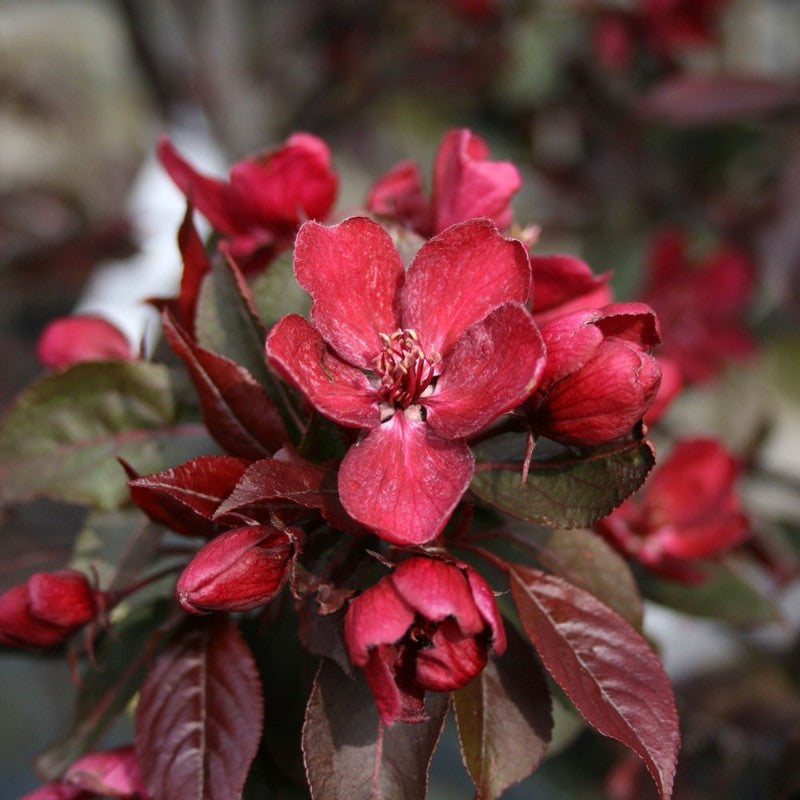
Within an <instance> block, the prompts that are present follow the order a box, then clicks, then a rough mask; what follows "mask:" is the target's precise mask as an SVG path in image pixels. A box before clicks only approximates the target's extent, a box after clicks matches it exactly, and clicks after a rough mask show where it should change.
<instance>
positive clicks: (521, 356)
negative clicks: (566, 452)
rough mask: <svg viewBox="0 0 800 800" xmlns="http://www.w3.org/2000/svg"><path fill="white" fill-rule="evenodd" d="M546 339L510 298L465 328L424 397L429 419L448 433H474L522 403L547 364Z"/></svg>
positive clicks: (462, 435)
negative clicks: (433, 384)
mask: <svg viewBox="0 0 800 800" xmlns="http://www.w3.org/2000/svg"><path fill="white" fill-rule="evenodd" d="M544 364H545V358H544V342H543V341H542V337H541V334H540V333H539V329H538V328H537V327H536V323H534V321H533V318H532V317H531V315H530V314H529V313H528V311H527V309H525V307H524V306H522V305H520V304H518V303H506V304H505V305H502V306H500V307H499V308H496V309H495V310H494V311H492V312H491V313H490V314H489V315H488V316H487V317H486V318H485V319H483V320H481V321H480V322H476V323H475V324H474V325H471V326H470V327H469V328H467V330H466V331H464V333H463V334H462V335H461V337H460V338H459V339H458V341H457V342H456V343H455V344H454V345H453V348H452V350H451V351H450V353H449V355H448V356H446V357H445V363H444V364H443V365H442V374H441V375H440V377H439V380H438V383H437V384H436V390H435V391H434V393H433V394H432V395H431V396H430V397H427V398H424V399H423V402H424V405H425V407H426V408H427V409H428V417H427V419H428V424H429V425H430V426H431V428H433V430H434V431H436V433H438V434H439V435H440V436H443V437H444V438H445V439H459V438H465V437H467V436H471V435H472V434H473V433H476V432H477V431H479V430H480V429H481V428H483V427H484V426H486V425H488V424H489V423H490V422H491V421H492V420H494V419H495V418H496V417H497V416H499V415H500V414H502V413H504V412H506V411H509V410H511V409H512V408H514V407H515V406H518V405H519V404H520V403H522V402H523V401H524V400H525V399H526V398H527V397H528V395H529V394H530V393H531V392H532V391H533V389H534V388H535V386H536V384H537V382H538V381H539V378H540V377H541V375H542V371H543V370H544Z"/></svg>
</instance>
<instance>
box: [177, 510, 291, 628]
mask: <svg viewBox="0 0 800 800" xmlns="http://www.w3.org/2000/svg"><path fill="white" fill-rule="evenodd" d="M298 535H299V532H298ZM294 551H295V537H294V536H293V535H292V534H291V533H290V532H289V531H284V530H278V529H277V528H273V527H270V526H269V525H253V526H247V527H244V528H236V529H234V530H230V531H225V533H221V534H220V535H219V536H216V537H215V538H213V539H212V540H211V541H210V542H208V544H206V545H205V546H203V547H202V548H201V549H200V550H199V551H198V552H197V555H195V557H194V558H193V559H192V560H191V561H190V562H189V565H188V566H187V567H186V569H184V571H183V572H182V573H181V576H180V578H178V583H177V585H176V587H175V595H176V597H177V598H178V601H179V602H180V604H181V605H182V606H183V607H184V608H185V609H186V610H187V611H191V612H192V613H194V614H203V613H206V612H209V611H248V610H249V609H251V608H258V606H263V605H265V604H266V603H268V602H269V601H270V600H272V598H273V597H275V596H276V595H277V594H278V593H279V592H280V590H281V589H282V588H283V584H284V583H285V582H286V578H287V577H288V575H289V569H290V567H291V559H292V556H293V555H294Z"/></svg>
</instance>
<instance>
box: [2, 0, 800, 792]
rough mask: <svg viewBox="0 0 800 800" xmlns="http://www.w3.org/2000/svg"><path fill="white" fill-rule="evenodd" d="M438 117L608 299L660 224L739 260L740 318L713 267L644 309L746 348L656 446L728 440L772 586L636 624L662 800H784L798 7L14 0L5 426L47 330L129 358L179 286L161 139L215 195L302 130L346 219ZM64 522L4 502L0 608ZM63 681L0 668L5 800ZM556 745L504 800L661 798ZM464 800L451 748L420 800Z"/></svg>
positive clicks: (618, 770)
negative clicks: (79, 322) (663, 739)
mask: <svg viewBox="0 0 800 800" xmlns="http://www.w3.org/2000/svg"><path fill="white" fill-rule="evenodd" d="M454 126H458V127H468V128H471V129H472V130H473V131H475V132H476V133H478V134H480V135H481V136H483V137H484V138H485V139H486V140H487V142H488V143H489V146H490V149H491V152H492V157H493V158H495V159H506V160H510V161H512V162H514V164H515V165H516V166H517V167H518V168H519V170H520V173H521V174H522V177H523V188H522V190H521V191H520V192H519V194H518V195H517V196H516V198H515V200H514V209H515V218H516V220H517V222H518V223H519V224H520V225H527V224H534V225H537V226H540V227H541V237H540V240H539V244H538V245H537V251H538V252H545V253H546V252H569V253H572V254H574V255H577V256H580V257H581V258H584V259H585V260H587V261H588V262H589V263H590V264H591V265H592V267H593V268H594V270H595V272H597V273H603V272H606V271H613V284H614V287H615V291H616V296H617V298H618V299H621V300H623V299H631V298H636V297H639V296H640V295H641V293H642V292H643V291H645V290H646V289H647V287H648V286H649V285H650V286H652V283H653V280H652V274H651V273H652V269H653V263H652V262H653V255H652V253H653V247H654V242H655V241H656V237H657V236H659V235H660V234H661V233H662V232H663V231H664V230H665V229H668V230H670V231H673V232H675V231H678V232H679V233H680V236H681V237H682V240H683V241H684V243H685V247H686V252H687V253H688V255H687V261H689V262H692V263H695V264H700V265H702V264H704V263H705V260H706V259H708V258H710V257H712V258H713V255H714V254H715V253H718V252H720V250H721V249H724V248H733V249H735V250H736V252H737V253H741V254H742V256H743V258H745V259H746V260H747V264H748V265H749V266H748V279H747V281H746V287H745V288H744V289H742V290H741V291H738V292H737V299H736V301H735V302H734V300H731V301H730V303H729V305H727V306H726V301H725V299H724V298H723V300H721V301H720V300H719V298H720V296H725V297H727V294H726V292H727V290H728V289H730V286H729V285H728V284H726V278H725V277H724V275H723V277H722V278H720V280H719V281H717V282H711V281H709V283H708V287H707V288H708V291H709V292H712V293H714V297H705V296H704V295H703V292H702V291H700V290H698V292H699V294H697V293H695V294H693V296H692V297H691V298H689V297H688V295H687V296H686V297H684V296H683V295H682V294H681V291H682V289H681V286H680V284H678V285H677V287H676V286H672V287H671V289H670V290H669V292H665V294H669V293H670V292H671V294H670V296H671V297H672V300H669V301H668V300H666V299H664V300H663V302H664V303H665V305H664V308H663V309H659V307H658V302H659V297H660V293H659V292H658V291H657V292H655V293H654V294H652V293H651V294H652V296H649V297H648V298H647V299H648V301H649V302H651V303H652V304H653V305H654V306H655V307H656V310H657V311H659V313H660V314H661V315H662V317H663V321H664V324H665V335H666V334H667V333H668V330H667V328H668V326H671V329H672V330H673V331H676V332H677V334H676V335H677V336H678V337H680V334H681V333H682V332H686V331H689V330H690V329H692V326H693V325H695V324H697V317H698V315H699V316H702V314H703V313H704V309H706V308H708V307H710V306H714V307H715V308H717V310H719V309H718V307H719V306H720V305H721V307H722V316H723V317H724V318H725V324H726V326H728V327H726V328H725V331H726V332H727V333H730V332H731V330H734V329H735V331H736V336H735V337H734V336H731V337H730V338H731V339H733V338H735V339H736V341H737V342H739V343H741V342H745V344H743V345H742V346H741V347H733V346H731V347H727V348H726V345H725V341H727V339H726V340H725V341H722V339H724V338H725V337H724V336H723V337H722V338H721V339H718V340H717V341H715V342H714V341H712V342H711V343H710V344H709V343H708V342H707V341H706V343H705V346H708V347H709V348H710V352H709V353H708V354H707V356H708V358H707V359H706V361H705V363H706V367H707V368H706V369H705V371H704V373H703V374H702V375H697V374H695V375H690V376H684V377H685V380H686V383H687V389H686V390H685V392H684V393H683V395H682V396H681V398H680V399H679V401H678V402H677V403H676V405H675V407H674V408H673V409H672V410H671V411H670V414H669V416H668V417H667V430H668V431H669V432H671V433H672V434H673V435H676V434H677V432H680V433H681V434H703V435H715V436H720V437H721V438H722V439H723V441H725V442H726V444H727V445H728V446H729V447H730V448H731V449H732V450H734V451H735V452H737V453H738V454H739V455H741V456H742V457H743V458H745V459H746V460H747V463H748V465H749V467H750V468H749V469H748V472H747V477H746V480H745V482H744V484H743V487H742V491H743V494H744V497H745V502H746V505H747V510H748V512H749V514H750V515H751V519H752V520H753V528H754V532H755V533H754V535H755V536H756V540H757V546H758V548H760V552H761V554H762V556H763V558H762V562H763V564H764V569H763V571H762V572H759V573H757V574H749V575H748V576H747V578H748V581H749V584H748V585H751V586H752V587H755V588H754V591H753V593H752V595H744V596H742V595H740V594H737V593H736V592H737V591H738V589H736V588H734V589H730V592H731V594H730V595H726V594H725V591H726V590H725V589H724V588H723V589H722V590H719V588H718V587H717V588H718V593H717V594H716V595H715V596H713V597H711V598H703V597H700V598H695V600H694V601H693V602H694V606H693V607H691V608H689V607H683V608H682V609H681V610H682V611H683V612H691V613H690V615H687V614H686V613H684V614H683V615H677V614H672V613H669V612H667V611H666V610H665V608H664V607H665V606H670V605H671V606H680V605H681V603H683V604H684V606H686V603H685V602H684V601H679V600H676V599H674V598H670V597H669V596H668V593H666V594H662V596H660V597H659V599H660V601H661V603H662V605H661V606H654V607H652V608H651V610H649V611H648V620H649V623H648V624H649V628H648V630H650V631H651V633H652V636H653V638H654V639H655V640H656V641H657V642H658V643H659V644H660V646H661V647H662V648H663V652H664V657H665V660H666V664H667V667H668V669H669V670H670V672H671V674H672V676H673V678H674V679H675V681H676V689H677V692H678V699H679V710H680V712H681V717H682V721H683V727H684V749H683V756H682V761H681V766H680V770H679V777H678V782H677V788H676V793H675V796H676V798H678V799H679V800H681V799H684V800H686V799H689V798H691V799H694V798H698V799H699V798H712V797H713V798H796V797H798V796H800V795H799V794H798V792H800V767H799V766H798V765H800V685H799V684H800V647H798V636H797V630H798V624H800V593H798V591H797V577H796V576H797V564H798V546H799V544H800V447H799V445H800V370H798V367H800V3H798V2H797V0H538V1H535V0H389V2H383V3H375V2H370V0H192V2H190V3H189V2H180V1H179V0H103V1H101V0H97V2H93V1H92V0H1V1H0V411H1V410H3V409H5V408H7V407H8V405H9V404H10V403H11V402H12V401H13V398H14V396H15V395H16V394H17V393H18V392H19V390H20V389H21V388H22V387H23V386H25V385H26V384H27V383H28V382H29V381H31V380H32V379H34V378H35V376H36V375H38V374H40V372H41V367H40V365H39V364H38V363H37V361H36V358H35V345H36V340H37V337H38V335H39V333H40V332H41V330H42V328H43V327H44V326H45V325H46V323H47V322H48V321H49V320H50V319H52V318H53V317H56V316H60V315H64V314H68V313H70V312H72V311H73V310H74V309H76V308H80V309H90V310H99V311H101V312H102V313H103V314H104V315H106V316H108V317H109V318H110V319H112V320H113V321H114V322H115V323H117V324H118V325H119V326H120V327H121V328H122V329H123V330H125V331H126V332H127V333H128V335H129V336H130V337H131V338H133V339H134V340H137V339H140V338H141V337H142V336H143V335H144V334H145V332H146V329H147V330H150V328H148V326H149V325H150V322H148V320H147V317H146V316H145V315H144V314H143V312H142V311H141V307H140V303H139V301H140V300H141V298H143V297H146V296H152V295H154V294H159V293H160V294H165V293H168V292H169V291H170V289H171V288H173V287H174V286H175V285H176V281H177V269H178V263H179V259H178V256H177V251H176V250H175V249H174V247H173V242H174V237H175V231H176V229H177V226H178V224H179V222H180V218H181V216H182V213H183V207H182V202H183V201H182V199H181V196H180V195H179V193H178V192H177V191H176V190H175V189H174V188H173V187H172V186H171V184H170V183H169V181H168V180H167V179H166V178H165V177H164V176H163V175H162V174H161V173H160V170H159V168H158V166H157V164H155V163H154V156H153V151H154V143H155V139H156V136H157V135H158V134H159V133H160V132H162V131H169V132H170V135H171V136H172V137H173V138H174V140H175V141H176V143H177V144H178V145H179V146H180V147H181V148H182V149H183V151H184V152H185V153H186V154H187V157H189V159H190V160H191V161H192V162H193V163H194V164H195V166H196V167H197V168H198V169H200V170H201V171H203V172H207V173H210V174H216V175H223V174H224V172H225V169H226V167H227V165H229V164H230V163H232V162H233V161H235V160H236V159H238V158H241V157H243V156H245V155H247V154H250V153H253V152H255V151H258V150H260V149H263V148H268V147H273V146H276V145H278V144H279V143H281V142H282V141H283V140H284V139H285V138H286V137H287V136H288V135H289V134H290V133H292V132H293V131H297V130H307V131H311V132H313V133H315V134H317V135H319V136H321V137H322V138H323V139H325V140H326V141H327V142H328V144H329V145H330V147H331V149H332V151H333V154H334V162H335V167H336V169H337V171H338V172H339V175H340V187H341V188H340V196H339V200H338V204H337V209H338V212H337V213H339V214H342V215H344V214H346V213H348V212H352V211H355V210H357V209H358V208H359V207H360V206H361V205H362V204H363V202H364V197H365V194H366V191H367V189H368V187H369V185H370V183H371V182H372V181H373V180H375V179H376V178H377V177H378V176H379V175H380V174H382V173H383V172H384V171H386V170H387V169H388V168H389V167H391V166H393V165H394V164H395V163H397V162H398V161H400V160H403V159H406V158H413V159H415V160H417V161H418V162H419V163H420V164H421V166H422V171H423V174H424V175H427V176H429V175H430V170H431V165H432V162H433V158H434V154H435V150H436V147H437V146H438V143H439V141H440V139H441V137H442V135H443V133H444V132H445V131H446V130H447V129H448V128H451V127H454ZM731 280H733V278H731ZM700 284H701V285H702V281H700ZM715 297H716V301H715V299H714V298H715ZM715 302H716V305H715ZM684 312H685V313H684ZM693 315H694V316H693ZM689 341H690V343H689V347H693V348H697V347H701V346H702V344H698V343H697V341H699V340H692V339H691V337H689ZM700 355H701V356H702V353H701V354H700ZM80 513H81V512H80V511H79V510H77V509H72V508H68V507H63V506H60V505H59V506H56V505H55V504H53V503H47V502H45V501H41V502H37V503H33V504H31V505H30V506H26V507H24V508H22V507H21V508H11V509H7V510H6V511H5V512H4V517H3V518H2V520H0V524H2V530H1V531H0V589H3V588H5V587H7V586H9V585H11V584H13V583H14V582H16V581H18V580H21V579H22V578H24V577H25V576H26V575H28V574H30V573H31V572H33V571H35V570H39V569H46V568H57V567H59V566H61V565H63V564H64V563H65V562H66V561H68V559H69V552H70V550H69V548H70V544H71V539H72V533H73V531H74V529H75V527H76V525H77V521H76V520H79V517H80ZM720 592H721V594H720ZM737 604H738V605H737ZM734 607H735V608H734ZM732 608H733V609H734V610H733V611H732V610H731V609H732ZM742 609H744V610H742ZM700 617H703V618H704V619H703V620H702V621H700V620H699V618H700ZM709 617H713V618H715V619H714V621H712V620H710V619H708V618H709ZM776 620H778V621H776ZM764 623H768V624H764ZM676 631H677V633H675V632H676ZM70 686H71V684H70V682H69V678H68V674H67V667H66V665H65V662H64V660H63V658H61V657H53V658H48V657H42V656H36V657H34V656H26V655H18V654H12V653H10V652H4V653H2V658H0V787H2V788H0V795H2V797H9V798H13V797H17V796H18V795H20V794H22V793H24V792H25V791H29V790H31V789H32V788H33V787H35V786H36V785H38V781H37V779H36V776H35V772H34V769H33V760H34V757H35V754H36V753H37V751H39V750H40V749H42V748H43V747H45V746H47V745H48V744H49V743H51V742H52V741H53V740H54V739H55V738H57V736H58V734H59V733H60V732H62V731H63V730H64V729H65V728H66V726H67V725H68V723H69V719H70V713H71V709H70V701H71V697H70V692H71V689H70ZM120 736H123V734H120ZM559 737H560V740H561V741H560V743H559V746H558V748H555V749H557V750H558V749H559V748H561V749H560V751H559V752H557V753H556V754H555V755H554V756H553V757H552V758H550V759H549V760H548V761H547V762H546V763H545V765H544V766H543V767H542V768H541V770H540V771H539V772H538V773H537V774H536V775H535V776H534V777H533V778H531V779H530V780H529V781H527V782H525V783H524V784H522V785H521V786H520V787H517V788H515V789H513V790H511V791H509V792H508V794H507V797H509V798H512V800H513V798H524V797H533V796H535V797H537V798H539V799H540V800H548V799H549V798H553V799H555V800H557V799H559V798H589V800H591V798H594V797H598V798H599V797H610V798H612V799H613V800H617V799H618V800H625V799H626V798H630V799H631V800H633V798H640V797H641V798H647V797H649V796H650V795H649V794H648V792H649V791H650V788H649V785H648V778H647V776H646V774H644V773H643V772H642V771H641V770H639V768H638V766H637V764H636V763H635V762H630V761H629V760H628V759H627V757H626V756H624V754H623V752H622V750H621V749H619V748H617V747H616V746H615V745H614V744H613V743H609V742H607V741H605V740H601V739H600V738H599V737H597V736H594V735H592V734H589V733H587V732H582V731H581V730H580V729H579V728H577V727H576V726H574V725H573V726H572V727H570V724H569V723H568V722H567V723H565V724H564V726H563V727H562V728H561V729H560V732H559ZM470 791H471V790H470V789H469V784H468V781H467V779H466V776H465V774H464V772H463V768H462V767H461V766H460V764H459V759H458V752H457V743H456V741H455V739H454V736H453V734H452V732H451V731H449V732H448V733H447V734H446V738H445V742H444V745H443V747H442V748H441V752H440V753H439V754H437V757H436V759H435V762H434V777H433V781H432V788H431V792H430V796H431V798H433V799H434V800H436V799H437V798H441V799H442V800H446V799H447V798H450V797H454V798H455V797H465V796H468V795H469V793H470Z"/></svg>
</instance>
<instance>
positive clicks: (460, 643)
mask: <svg viewBox="0 0 800 800" xmlns="http://www.w3.org/2000/svg"><path fill="white" fill-rule="evenodd" d="M344 634H345V641H346V642H347V647H348V649H349V651H350V658H351V659H352V661H353V663H354V664H356V665H357V666H359V667H361V668H363V670H364V675H365V677H366V679H367V683H368V684H369V687H370V689H371V690H372V693H373V695H374V696H375V703H376V705H377V707H378V713H379V714H380V716H381V719H382V720H383V722H384V723H385V724H387V725H391V724H392V723H394V722H397V721H398V720H399V721H401V722H419V721H420V720H422V719H424V712H423V700H424V695H425V690H426V689H427V690H431V691H437V692H447V691H452V690H454V689H459V688H460V687H462V686H464V685H465V684H467V683H469V681H471V680H472V679H473V678H474V677H475V676H476V675H477V674H478V673H479V672H480V671H481V670H482V669H483V668H484V667H485V666H486V661H487V657H488V648H489V644H490V643H491V646H492V650H493V651H494V652H495V653H498V654H500V653H502V652H503V651H504V650H505V646H506V637H505V631H504V630H503V623H502V621H501V619H500V614H499V612H498V610H497V604H496V603H495V599H494V595H493V594H492V591H491V589H490V588H489V585H488V584H487V583H486V581H484V580H483V578H482V577H481V576H480V575H478V573H477V572H475V571H474V570H473V569H471V568H470V567H468V566H466V565H455V564H450V563H447V562H445V561H439V560H437V559H433V558H419V557H415V558H409V559H408V560H407V561H404V562H403V563H402V564H400V566H399V567H397V569H396V570H395V571H394V572H393V573H392V574H391V575H387V576H386V577H385V578H382V579H381V580H380V581H378V583H376V584H375V585H374V586H371V587H370V588H368V589H366V590H365V591H364V592H362V594H360V595H359V596H358V597H356V598H355V600H353V601H352V602H351V603H350V606H349V608H348V609H347V614H346V616H345V621H344Z"/></svg>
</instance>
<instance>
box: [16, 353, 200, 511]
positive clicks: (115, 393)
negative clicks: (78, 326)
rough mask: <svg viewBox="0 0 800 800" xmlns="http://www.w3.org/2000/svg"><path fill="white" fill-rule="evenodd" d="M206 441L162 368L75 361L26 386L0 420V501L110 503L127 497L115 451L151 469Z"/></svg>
mask: <svg viewBox="0 0 800 800" xmlns="http://www.w3.org/2000/svg"><path fill="white" fill-rule="evenodd" d="M211 447H212V445H211V443H210V441H209V439H208V435H207V433H206V431H205V429H204V428H203V427H202V426H201V425H198V424H194V423H183V422H180V421H179V420H178V416H177V413H176V404H175V401H174V396H173V386H172V383H171V378H170V374H169V372H168V370H167V369H166V367H164V366H161V365H158V364H148V363H145V362H141V361H138V362H128V363H122V362H119V361H115V362H87V363H82V364H76V365H75V366H74V367H71V368H69V369H67V370H65V371H63V372H58V373H56V374H53V375H48V376H46V377H45V378H42V379H41V380H39V381H37V382H36V383H34V384H32V385H31V386H29V387H28V388H27V389H26V390H25V391H23V392H22V393H21V394H20V395H19V396H18V397H17V400H16V402H15V403H14V405H13V406H12V407H11V409H10V410H9V412H8V413H7V414H6V416H5V418H4V419H3V420H2V422H1V423H0V500H2V501H3V502H12V501H22V500H30V499H31V498H33V497H36V496H37V495H46V496H48V497H51V498H54V499H58V500H65V501H68V502H75V503H88V504H93V505H95V506H97V507H98V508H101V509H113V508H116V507H118V506H119V505H121V504H122V503H123V502H124V501H125V500H127V498H128V488H127V486H126V485H125V475H124V472H123V471H122V468H121V467H120V465H119V463H118V462H117V459H118V458H124V459H126V460H128V461H131V462H133V463H134V464H135V465H136V466H137V467H138V468H139V469H143V470H146V471H148V472H156V471H157V470H160V469H163V468H164V467H168V466H172V465H173V464H177V463H180V462H181V461H185V460H186V459H187V458H191V457H192V456H194V455H199V454H200V453H202V452H204V451H205V452H208V450H209V449H210V448H211Z"/></svg>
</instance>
